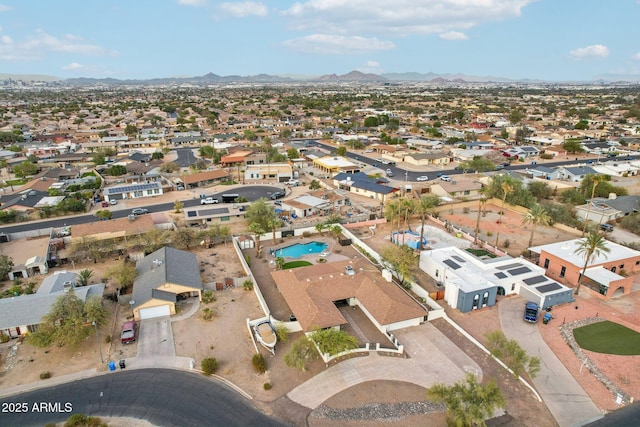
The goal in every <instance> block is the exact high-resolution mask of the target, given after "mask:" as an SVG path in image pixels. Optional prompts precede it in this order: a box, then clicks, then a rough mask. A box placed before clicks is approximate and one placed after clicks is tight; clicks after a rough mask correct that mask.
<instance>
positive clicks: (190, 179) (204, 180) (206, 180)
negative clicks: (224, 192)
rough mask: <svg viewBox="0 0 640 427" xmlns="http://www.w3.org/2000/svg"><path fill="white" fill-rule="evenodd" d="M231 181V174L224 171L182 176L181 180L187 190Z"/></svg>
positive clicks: (217, 170)
mask: <svg viewBox="0 0 640 427" xmlns="http://www.w3.org/2000/svg"><path fill="white" fill-rule="evenodd" d="M228 179H229V172H227V171H225V170H223V169H215V170H212V171H204V172H197V173H193V174H190V175H182V176H181V177H180V180H181V181H182V183H183V184H184V186H185V188H187V189H188V188H194V187H200V186H205V185H209V184H213V183H214V182H220V181H226V180H228Z"/></svg>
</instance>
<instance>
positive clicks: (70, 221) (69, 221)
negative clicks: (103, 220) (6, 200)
mask: <svg viewBox="0 0 640 427" xmlns="http://www.w3.org/2000/svg"><path fill="white" fill-rule="evenodd" d="M279 190H282V187H280V186H272V185H247V186H243V187H237V188H232V189H229V190H226V191H220V192H218V193H209V192H207V191H206V190H203V192H205V193H206V194H207V196H214V197H220V196H221V195H222V194H224V193H236V194H238V195H240V196H241V197H246V198H247V200H249V201H254V200H258V199H259V198H261V197H266V198H268V197H269V195H270V194H271V193H273V192H275V191H279ZM176 194H178V195H181V196H178V197H185V196H186V194H187V192H176ZM182 194H184V195H182ZM188 194H191V192H188ZM150 202H151V199H150ZM182 202H183V204H184V207H185V208H188V207H192V206H199V205H200V199H185V200H183V201H182ZM141 207H145V208H147V209H148V210H149V212H164V211H170V210H173V202H170V203H161V204H158V205H146V206H141ZM112 212H113V218H114V219H115V218H124V217H126V216H127V215H129V213H130V212H131V210H130V209H121V210H116V209H114V210H113V211H112ZM94 221H96V217H95V216H93V215H91V214H86V215H78V216H73V217H67V218H62V219H60V218H58V219H52V220H49V221H37V222H33V221H32V222H25V223H23V224H18V225H7V226H4V227H0V232H2V233H18V232H21V231H29V230H36V229H41V228H49V227H54V228H57V227H65V226H69V225H76V224H87V223H90V222H94Z"/></svg>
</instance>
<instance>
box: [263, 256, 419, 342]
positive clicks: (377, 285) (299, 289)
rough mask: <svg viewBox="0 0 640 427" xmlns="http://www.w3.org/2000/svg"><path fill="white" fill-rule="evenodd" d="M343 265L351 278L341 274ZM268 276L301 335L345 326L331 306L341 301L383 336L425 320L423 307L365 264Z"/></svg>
mask: <svg viewBox="0 0 640 427" xmlns="http://www.w3.org/2000/svg"><path fill="white" fill-rule="evenodd" d="M347 265H350V266H351V265H352V266H353V269H354V270H355V274H353V275H348V274H346V273H345V267H346V266H347ZM271 276H272V277H273V279H274V280H275V282H276V286H277V287H278V289H279V290H280V292H281V293H282V296H283V297H284V298H285V300H286V301H287V304H288V305H289V307H290V308H291V310H292V311H293V314H294V315H295V316H296V317H297V319H298V322H299V323H300V326H302V329H303V330H304V331H305V332H310V331H313V330H315V329H319V328H330V327H339V326H341V325H345V324H347V323H348V322H347V320H346V319H345V318H344V316H343V315H342V314H341V312H340V310H339V309H338V308H337V307H336V304H335V303H336V301H342V300H347V302H348V304H349V305H359V306H361V307H362V308H363V311H364V312H365V313H367V316H368V317H369V319H370V320H371V321H372V322H373V323H374V325H375V326H376V327H377V328H378V329H379V330H381V331H384V332H388V331H393V330H396V329H401V328H405V327H409V326H416V325H419V324H420V323H422V322H423V321H424V320H425V318H426V316H427V310H426V309H425V308H424V307H422V306H421V305H420V304H418V303H417V302H416V301H415V300H413V299H412V298H411V297H409V296H408V295H407V294H406V293H405V292H404V291H402V290H401V289H400V288H399V287H398V286H396V285H394V284H392V283H389V282H387V281H386V280H384V279H383V278H382V277H381V276H380V274H379V273H378V272H377V271H375V272H373V271H367V270H366V265H365V264H363V267H362V268H361V266H360V265H359V264H358V263H357V262H355V263H354V262H353V261H339V262H331V263H325V264H315V265H312V266H308V267H304V268H294V269H289V270H278V271H274V272H272V273H271Z"/></svg>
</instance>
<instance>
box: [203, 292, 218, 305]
mask: <svg viewBox="0 0 640 427" xmlns="http://www.w3.org/2000/svg"><path fill="white" fill-rule="evenodd" d="M215 300H216V297H215V295H213V291H212V290H211V289H207V290H205V291H204V292H203V293H202V302H203V303H205V304H211V303H212V302H215Z"/></svg>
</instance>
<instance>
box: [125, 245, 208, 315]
mask: <svg viewBox="0 0 640 427" xmlns="http://www.w3.org/2000/svg"><path fill="white" fill-rule="evenodd" d="M136 272H137V277H136V280H135V282H134V283H133V294H132V297H131V306H132V308H133V316H134V318H135V319H136V320H145V319H152V318H155V317H162V316H170V315H172V314H176V302H177V301H178V300H179V299H182V298H188V297H198V300H201V299H202V290H203V286H202V279H201V278H200V267H199V265H198V260H197V258H196V256H195V255H194V254H192V253H191V252H187V251H181V250H179V249H175V248H172V247H169V246H165V247H164V248H161V249H158V250H157V251H155V252H153V253H150V254H149V255H147V256H146V257H144V258H142V259H141V260H139V261H138V262H137V263H136Z"/></svg>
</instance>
